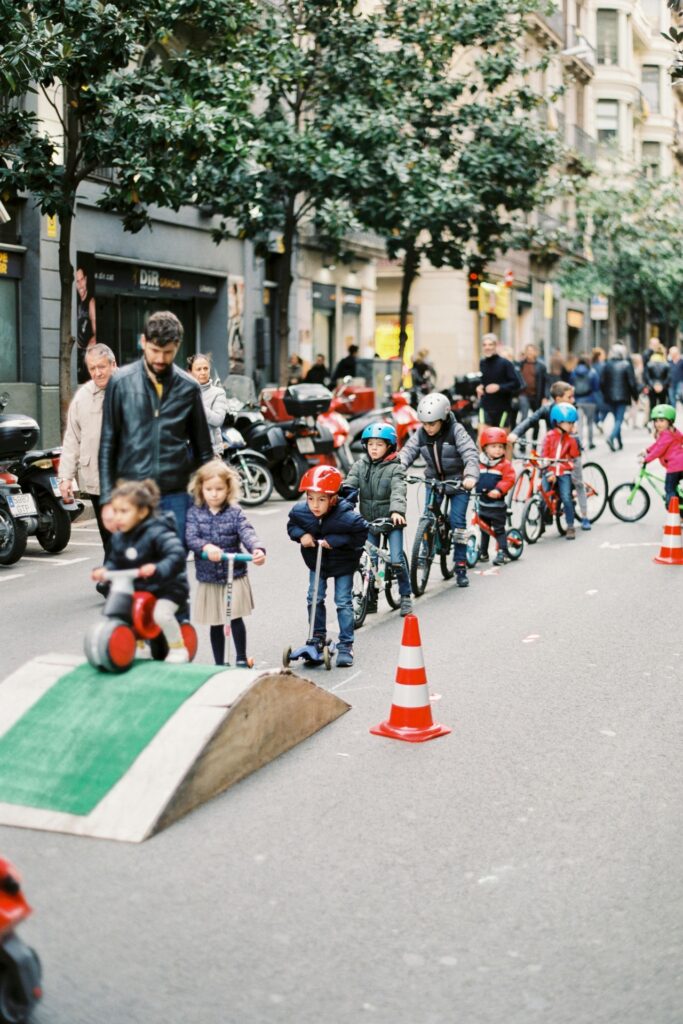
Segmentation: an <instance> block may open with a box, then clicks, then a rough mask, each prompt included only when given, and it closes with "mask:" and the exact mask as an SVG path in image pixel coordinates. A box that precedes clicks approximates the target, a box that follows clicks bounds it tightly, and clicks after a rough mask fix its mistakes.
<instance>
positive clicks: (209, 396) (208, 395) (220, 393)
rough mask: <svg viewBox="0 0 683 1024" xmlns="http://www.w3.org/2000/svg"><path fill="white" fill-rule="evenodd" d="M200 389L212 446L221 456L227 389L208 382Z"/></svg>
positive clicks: (226, 408)
mask: <svg viewBox="0 0 683 1024" xmlns="http://www.w3.org/2000/svg"><path fill="white" fill-rule="evenodd" d="M199 387H200V388H201V392H202V402H203V403H204V412H205V413H206V422H207V423H208V424H209V434H210V435H211V444H212V445H213V450H214V452H215V453H216V454H217V455H219V454H220V453H221V452H222V451H223V438H222V437H221V427H222V426H223V422H224V420H225V417H226V414H227V412H228V396H227V395H226V393H225V388H221V387H218V386H217V385H216V384H212V383H211V381H207V383H206V384H200V385H199Z"/></svg>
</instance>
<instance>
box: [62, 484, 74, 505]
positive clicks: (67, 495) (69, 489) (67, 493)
mask: <svg viewBox="0 0 683 1024" xmlns="http://www.w3.org/2000/svg"><path fill="white" fill-rule="evenodd" d="M59 493H60V494H61V496H62V501H73V500H74V482H73V480H60V481H59Z"/></svg>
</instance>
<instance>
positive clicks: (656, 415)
mask: <svg viewBox="0 0 683 1024" xmlns="http://www.w3.org/2000/svg"><path fill="white" fill-rule="evenodd" d="M650 420H651V421H652V423H653V424H654V428H655V440H654V444H651V445H650V447H649V448H648V449H647V450H646V451H644V452H641V455H640V457H641V461H642V462H643V463H644V464H645V465H647V464H648V463H649V462H654V460H655V459H659V461H660V462H661V464H662V466H664V469H665V470H666V476H665V477H664V501H665V503H666V506H667V508H668V507H669V502H670V501H671V499H672V498H674V497H678V485H679V483H680V482H681V480H683V434H682V433H681V432H680V430H677V429H676V427H675V423H676V410H675V408H674V407H673V406H672V405H656V406H655V407H654V409H653V410H652V412H651V413H650ZM680 512H681V518H683V507H681V508H680Z"/></svg>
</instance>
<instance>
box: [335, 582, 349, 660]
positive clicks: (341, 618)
mask: <svg viewBox="0 0 683 1024" xmlns="http://www.w3.org/2000/svg"><path fill="white" fill-rule="evenodd" d="M352 595H353V575H351V574H349V575H348V576H335V577H334V603H335V605H336V607H337V621H338V623H339V646H340V647H351V646H353V596H352Z"/></svg>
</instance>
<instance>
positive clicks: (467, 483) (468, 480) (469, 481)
mask: <svg viewBox="0 0 683 1024" xmlns="http://www.w3.org/2000/svg"><path fill="white" fill-rule="evenodd" d="M476 482H477V481H476V480H475V479H474V477H473V476H466V477H465V478H464V479H463V482H462V485H463V487H464V488H465V490H466V491H471V490H472V488H473V487H474V486H475V485H476Z"/></svg>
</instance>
